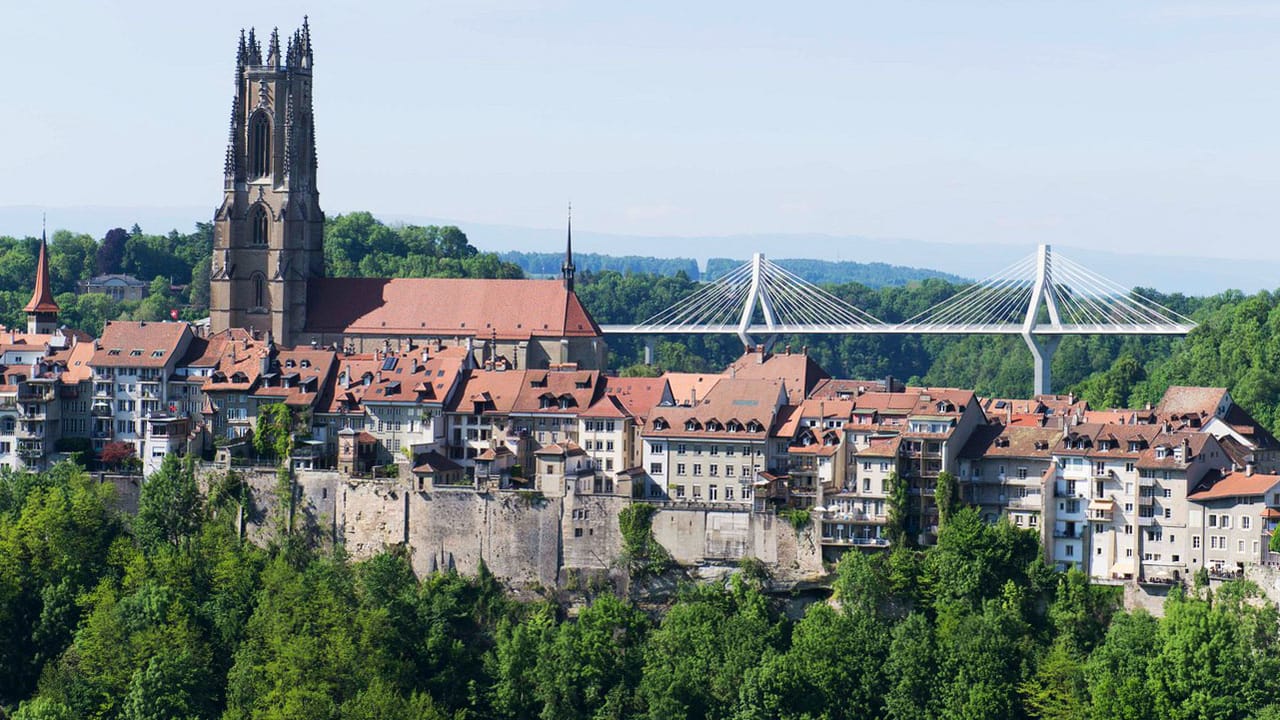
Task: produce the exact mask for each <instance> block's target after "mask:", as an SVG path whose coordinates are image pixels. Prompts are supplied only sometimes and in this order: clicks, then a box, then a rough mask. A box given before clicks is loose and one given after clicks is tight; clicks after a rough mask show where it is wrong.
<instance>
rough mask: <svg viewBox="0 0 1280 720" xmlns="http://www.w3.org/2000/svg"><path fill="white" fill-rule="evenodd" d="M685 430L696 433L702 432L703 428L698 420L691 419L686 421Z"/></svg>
mask: <svg viewBox="0 0 1280 720" xmlns="http://www.w3.org/2000/svg"><path fill="white" fill-rule="evenodd" d="M684 429H685V431H686V432H695V431H697V430H701V429H702V426H700V425H699V424H698V421H697V420H693V419H690V420H685V421H684Z"/></svg>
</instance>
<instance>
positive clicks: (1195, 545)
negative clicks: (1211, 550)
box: [1191, 535, 1200, 550]
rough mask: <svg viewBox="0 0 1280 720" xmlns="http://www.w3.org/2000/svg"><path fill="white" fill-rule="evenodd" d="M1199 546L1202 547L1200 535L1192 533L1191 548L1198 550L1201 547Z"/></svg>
mask: <svg viewBox="0 0 1280 720" xmlns="http://www.w3.org/2000/svg"><path fill="white" fill-rule="evenodd" d="M1199 547H1200V536H1199V535H1192V536H1191V549H1192V550H1196V549H1199Z"/></svg>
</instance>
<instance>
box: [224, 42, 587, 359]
mask: <svg viewBox="0 0 1280 720" xmlns="http://www.w3.org/2000/svg"><path fill="white" fill-rule="evenodd" d="M312 67H313V55H312V48H311V29H310V27H309V26H308V25H307V23H306V22H305V20H304V22H303V24H302V27H301V28H300V29H299V30H297V31H296V32H294V33H293V35H292V36H290V37H289V38H288V39H287V40H286V41H285V43H284V45H283V46H282V45H281V40H280V37H279V34H278V33H277V32H276V31H272V33H271V37H270V39H269V40H268V42H267V49H266V52H265V54H264V53H263V50H262V42H261V40H260V39H259V38H258V37H257V36H256V34H255V33H254V31H253V30H250V31H249V33H248V35H245V34H244V33H241V36H240V44H239V48H238V50H237V52H236V71H235V96H234V98H233V99H232V103H231V129H230V137H229V139H228V142H227V152H226V159H225V163H224V178H223V198H222V203H221V205H219V206H218V209H217V211H216V213H215V214H214V241H213V246H214V251H213V267H212V268H211V272H210V309H209V325H210V332H212V333H218V332H221V331H225V330H228V329H231V328H239V329H244V330H248V331H250V332H252V333H254V334H256V335H258V336H260V337H271V338H272V339H273V340H274V341H275V342H277V343H280V344H282V345H287V346H289V345H308V344H309V345H312V346H325V347H328V346H333V347H337V348H339V349H342V350H347V351H351V352H370V351H374V350H383V349H407V348H408V347H410V346H417V345H426V344H435V345H465V346H468V347H471V348H473V351H474V353H475V357H476V361H477V362H478V363H481V364H502V365H506V366H508V367H513V368H518V369H523V368H546V367H550V366H552V365H564V364H576V365H577V366H578V367H580V368H584V369H602V368H603V367H604V365H605V362H606V358H607V348H606V347H605V343H604V339H603V338H602V337H601V333H600V328H599V326H598V325H596V323H595V321H594V320H593V319H592V318H591V315H590V314H589V313H588V312H587V311H586V309H585V308H584V307H583V306H582V303H581V302H580V301H579V300H578V296H577V294H576V293H575V292H574V265H573V251H572V240H571V238H570V239H569V240H568V241H567V242H566V249H565V261H564V265H563V267H562V272H561V278H560V279H558V280H487V279H473V278H468V279H440V278H331V277H326V274H325V265H324V211H322V210H321V209H320V193H319V190H318V188H317V186H316V133H315V116H314V112H313V106H312Z"/></svg>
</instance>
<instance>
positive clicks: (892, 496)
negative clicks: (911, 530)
mask: <svg viewBox="0 0 1280 720" xmlns="http://www.w3.org/2000/svg"><path fill="white" fill-rule="evenodd" d="M887 482H888V483H889V517H888V522H887V523H886V525H885V534H886V535H888V537H889V542H890V543H892V544H893V545H894V546H895V547H897V546H901V545H906V544H907V543H908V542H909V539H910V538H909V536H908V534H907V516H908V513H909V512H910V505H911V496H910V495H909V494H908V493H909V490H908V488H907V482H906V481H905V480H903V479H902V478H900V477H898V473H897V472H891V473H889V478H888V480H887Z"/></svg>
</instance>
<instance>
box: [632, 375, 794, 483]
mask: <svg viewBox="0 0 1280 720" xmlns="http://www.w3.org/2000/svg"><path fill="white" fill-rule="evenodd" d="M786 402H787V392H786V386H785V383H784V382H783V381H781V380H757V379H745V378H722V379H720V380H719V381H718V382H716V384H715V385H714V386H713V387H712V389H711V391H710V392H708V393H707V395H706V397H705V398H703V399H701V400H699V401H698V402H697V404H694V405H690V406H675V407H670V408H660V409H656V410H654V411H653V413H652V415H651V417H650V421H649V425H648V427H647V428H646V429H645V430H644V433H643V436H642V440H643V445H644V463H643V466H644V467H645V468H646V470H647V471H648V475H649V477H648V479H647V482H649V483H651V484H652V485H654V486H656V487H658V488H661V490H662V493H663V494H662V497H664V498H668V499H670V500H673V501H677V502H710V503H731V504H737V505H743V506H750V505H751V504H752V503H753V501H754V499H755V488H756V483H757V482H758V481H760V479H759V478H758V477H757V475H758V474H759V473H761V472H772V474H773V475H775V476H778V475H782V474H784V473H783V472H781V471H780V466H781V465H783V464H784V463H785V460H786V457H787V447H788V445H789V443H788V442H787V441H786V440H779V439H777V438H776V437H775V436H774V435H773V432H772V430H773V428H774V424H775V422H776V421H777V419H778V413H779V410H780V409H781V408H782V407H783V406H785V405H786ZM766 484H767V483H766Z"/></svg>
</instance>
